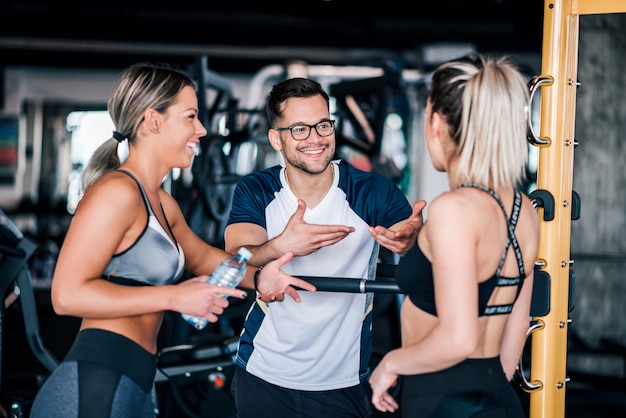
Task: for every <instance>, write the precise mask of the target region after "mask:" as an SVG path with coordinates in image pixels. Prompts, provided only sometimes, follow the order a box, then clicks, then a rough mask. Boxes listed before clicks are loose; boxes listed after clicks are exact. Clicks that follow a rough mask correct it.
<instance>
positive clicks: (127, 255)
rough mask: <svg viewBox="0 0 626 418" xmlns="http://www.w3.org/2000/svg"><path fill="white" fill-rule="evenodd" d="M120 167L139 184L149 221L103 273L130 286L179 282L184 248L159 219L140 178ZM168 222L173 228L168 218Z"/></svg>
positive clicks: (105, 276)
mask: <svg viewBox="0 0 626 418" xmlns="http://www.w3.org/2000/svg"><path fill="white" fill-rule="evenodd" d="M118 171H119V172H121V173H124V174H126V175H128V176H130V177H131V178H132V179H133V180H135V182H136V183H137V186H139V190H140V191H141V195H142V196H143V200H144V203H145V205H146V210H147V211H148V222H147V223H146V227H145V228H144V230H143V232H142V233H141V235H140V236H139V238H137V240H136V241H135V242H134V243H133V245H131V246H130V247H129V248H128V249H127V250H126V251H124V252H122V253H120V254H115V255H114V256H113V257H112V258H111V261H109V264H108V265H107V267H106V269H105V270H104V274H103V275H102V277H103V278H105V279H107V280H110V281H112V282H114V283H117V284H123V285H128V286H145V285H152V286H154V285H163V284H171V283H176V282H177V281H178V280H179V279H180V277H181V276H182V274H183V270H184V268H185V255H184V253H183V250H182V248H181V247H180V245H179V244H178V243H177V242H175V241H172V239H171V238H170V236H169V235H168V234H167V232H166V231H165V229H164V228H163V226H162V225H161V224H160V223H159V220H158V219H157V217H156V215H155V214H154V210H153V209H152V206H150V201H149V200H148V196H146V192H145V191H144V189H143V186H142V185H141V183H140V182H139V180H137V179H136V178H135V176H133V175H132V174H131V173H129V172H128V171H125V170H118ZM165 222H166V225H167V228H168V229H169V227H170V226H169V223H167V219H166V220H165ZM170 233H171V229H170ZM173 235H174V234H172V236H173Z"/></svg>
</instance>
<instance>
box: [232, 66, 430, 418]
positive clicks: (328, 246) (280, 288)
mask: <svg viewBox="0 0 626 418" xmlns="http://www.w3.org/2000/svg"><path fill="white" fill-rule="evenodd" d="M266 110H267V117H268V120H269V123H270V129H269V131H268V137H269V141H270V144H271V145H272V147H273V148H274V149H275V150H276V151H278V152H280V153H281V155H282V157H283V161H284V165H277V166H274V167H270V168H267V169H265V170H262V171H258V172H255V173H251V174H249V175H247V176H245V177H244V178H242V179H241V180H240V182H239V183H238V185H237V187H236V189H235V192H234V197H233V203H232V212H231V215H230V219H229V221H228V226H227V227H226V231H225V235H224V238H225V244H226V250H227V251H230V252H232V251H236V250H237V249H238V248H239V247H242V246H245V247H246V248H248V249H249V250H250V251H251V252H252V258H251V259H250V263H251V264H253V265H257V266H263V265H264V264H266V263H268V262H269V261H271V260H274V259H276V258H278V257H279V256H281V255H282V254H285V253H286V252H291V253H293V258H290V259H289V260H288V261H287V262H286V263H285V264H284V265H282V270H283V271H284V272H285V273H287V274H291V275H295V276H321V277H351V278H359V279H369V280H372V279H374V278H375V274H376V271H375V269H376V263H377V261H378V250H379V243H380V244H382V245H384V246H385V247H387V248H389V249H391V250H392V251H395V252H397V253H399V254H404V253H405V252H406V251H407V250H408V249H409V248H410V246H412V245H413V243H414V242H415V238H416V236H417V230H418V228H419V227H420V226H421V222H422V218H421V209H422V208H423V206H424V204H425V202H420V203H417V204H416V205H415V209H414V210H413V212H412V210H411V205H410V204H409V202H408V200H407V199H406V197H405V196H404V194H403V193H402V191H401V190H400V189H399V188H398V187H397V186H396V185H395V184H393V182H391V181H390V180H388V179H387V178H385V177H383V176H381V175H378V174H373V173H369V172H365V171H360V170H357V169H356V168H354V167H352V166H351V165H350V164H348V163H347V162H346V161H343V160H333V158H334V155H335V145H336V144H335V121H334V120H333V119H331V117H330V109H329V96H328V94H327V93H326V92H325V91H324V90H323V88H322V87H321V85H320V84H319V83H317V82H316V81H313V80H310V79H305V78H292V79H288V80H285V81H282V82H280V83H278V84H276V85H274V87H273V88H272V91H271V92H270V94H269V98H268V102H267V108H266ZM242 285H243V286H248V287H253V286H254V287H255V289H256V290H257V299H256V301H255V303H254V304H253V305H252V307H251V308H250V311H249V313H248V315H247V317H246V319H245V323H244V329H243V331H242V333H241V338H240V343H239V349H238V352H237V357H236V364H237V366H238V367H236V372H235V378H234V381H233V385H232V387H231V391H232V394H233V396H234V398H235V402H236V406H237V411H238V415H237V416H238V417H239V418H245V417H254V418H263V417H267V418H280V417H285V418H293V417H338V416H341V417H359V418H364V417H370V416H371V414H372V407H371V401H370V396H369V386H368V385H367V381H368V377H369V372H370V369H369V361H370V354H371V351H372V328H371V326H372V301H373V295H372V294H371V293H370V294H364V293H343V292H322V291H305V290H302V289H296V288H294V287H291V286H288V285H287V284H286V282H285V283H283V282H282V278H281V279H279V280H277V281H276V282H273V283H272V282H270V281H269V280H268V281H265V280H262V281H259V282H258V283H243V284H242ZM285 294H287V295H288V296H289V297H285Z"/></svg>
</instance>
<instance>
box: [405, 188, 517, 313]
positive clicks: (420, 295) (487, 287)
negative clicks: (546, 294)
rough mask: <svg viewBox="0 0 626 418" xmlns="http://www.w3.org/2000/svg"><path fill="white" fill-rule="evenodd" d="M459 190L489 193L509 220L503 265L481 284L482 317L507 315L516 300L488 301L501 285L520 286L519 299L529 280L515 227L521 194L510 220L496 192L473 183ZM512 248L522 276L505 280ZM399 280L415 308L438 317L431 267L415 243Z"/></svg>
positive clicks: (501, 262)
mask: <svg viewBox="0 0 626 418" xmlns="http://www.w3.org/2000/svg"><path fill="white" fill-rule="evenodd" d="M459 187H474V188H477V189H480V190H482V191H484V192H486V193H489V194H490V195H491V196H492V197H493V198H494V199H495V200H496V201H497V202H498V205H500V208H501V209H502V213H504V218H505V219H506V221H507V226H508V239H507V244H506V247H505V248H504V252H503V253H502V258H501V259H500V264H499V265H498V268H497V270H496V272H495V273H494V275H493V276H491V277H490V278H489V279H488V280H486V281H484V282H482V283H479V285H478V312H479V316H487V315H501V314H508V313H510V312H511V310H512V309H513V303H515V301H513V303H511V304H508V305H487V303H488V302H489V298H490V297H491V294H492V293H493V291H494V289H495V288H496V287H499V286H517V294H516V295H515V300H517V297H518V296H519V293H520V291H521V289H522V283H523V281H524V277H526V273H525V271H524V260H523V259H522V252H521V250H520V248H519V243H518V242H517V238H516V237H515V226H516V225H517V220H518V218H519V212H520V208H521V204H522V198H521V193H520V192H519V191H517V190H516V191H515V199H514V201H513V211H512V213H511V218H510V219H509V218H508V216H507V214H506V210H505V209H504V205H503V204H502V201H501V200H500V197H499V196H498V195H497V194H496V192H494V191H493V190H491V189H489V188H487V187H484V186H480V185H477V184H474V183H464V184H462V185H460V186H459ZM511 245H512V246H513V250H514V252H515V258H516V259H517V266H518V269H519V276H517V277H502V276H500V272H501V271H502V267H503V266H504V261H505V260H506V255H507V252H508V250H509V247H510V246H511ZM396 280H397V283H398V286H399V287H400V289H401V290H402V292H403V293H405V294H406V295H408V296H409V299H410V300H411V302H412V303H413V304H414V305H415V306H417V307H418V308H420V309H422V310H424V311H426V312H428V313H430V314H432V315H437V307H436V306H435V292H434V284H433V270H432V264H431V263H430V261H429V260H428V259H427V258H426V256H425V255H424V254H423V253H422V250H421V249H420V248H419V246H418V245H417V244H415V245H414V246H413V247H412V248H411V249H410V250H409V251H408V252H407V253H406V254H405V255H404V257H402V259H400V262H399V263H398V267H397V269H396Z"/></svg>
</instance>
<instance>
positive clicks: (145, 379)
mask: <svg viewBox="0 0 626 418" xmlns="http://www.w3.org/2000/svg"><path fill="white" fill-rule="evenodd" d="M156 364H157V359H156V356H155V355H153V354H151V353H149V352H147V351H146V350H144V349H143V348H142V347H141V346H139V345H138V344H136V343H134V342H133V341H131V340H129V339H127V338H126V337H124V336H122V335H119V334H115V333H112V332H109V331H104V330H96V329H86V330H82V331H80V332H79V333H78V336H77V338H76V341H75V342H74V344H73V345H72V348H71V349H70V351H69V353H68V354H67V356H66V358H65V359H64V360H63V362H62V363H61V364H60V365H59V366H58V367H57V368H56V369H55V370H54V372H53V373H52V375H50V377H48V379H47V380H46V382H45V383H44V385H43V386H42V387H41V389H40V390H39V393H38V394H37V396H36V397H35V400H34V402H33V405H32V408H31V412H30V417H31V418H39V417H42V418H43V417H45V418H54V417H59V418H61V417H63V418H112V417H133V418H135V417H137V418H153V417H155V416H156V414H155V405H154V402H153V401H152V397H151V391H152V385H153V381H154V375H155V373H156Z"/></svg>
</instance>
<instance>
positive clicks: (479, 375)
mask: <svg viewBox="0 0 626 418" xmlns="http://www.w3.org/2000/svg"><path fill="white" fill-rule="evenodd" d="M508 384H509V382H508V381H507V380H506V376H505V375H504V371H503V370H502V364H501V363H500V358H499V357H491V358H484V359H467V360H465V361H463V362H461V363H459V364H457V365H454V366H452V367H450V368H448V369H445V370H441V371H438V372H433V373H424V374H418V375H407V376H402V390H403V392H405V391H406V392H415V393H418V394H419V393H436V392H442V391H445V392H475V391H493V390H498V389H501V388H502V387H504V386H507V385H508Z"/></svg>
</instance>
